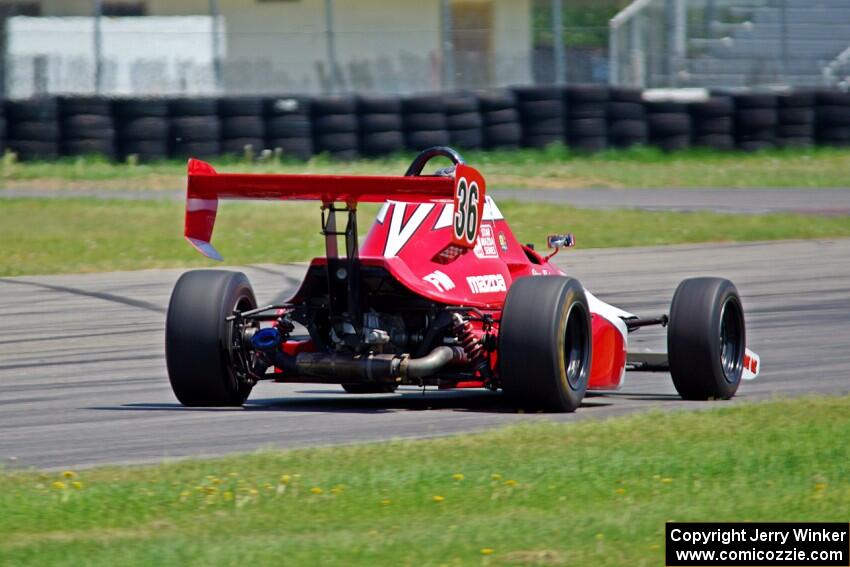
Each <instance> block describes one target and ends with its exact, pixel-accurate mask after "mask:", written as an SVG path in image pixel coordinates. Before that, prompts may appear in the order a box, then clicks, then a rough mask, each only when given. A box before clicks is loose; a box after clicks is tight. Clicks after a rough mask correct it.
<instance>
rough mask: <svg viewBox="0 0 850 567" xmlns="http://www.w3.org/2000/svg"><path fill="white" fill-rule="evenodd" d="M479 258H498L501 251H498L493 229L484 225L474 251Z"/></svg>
mask: <svg viewBox="0 0 850 567" xmlns="http://www.w3.org/2000/svg"><path fill="white" fill-rule="evenodd" d="M472 251H473V252H474V253H475V255H476V256H477V257H479V258H482V259H483V258H498V257H499V251H498V250H497V249H496V239H495V238H494V237H493V227H492V226H490V225H489V224H482V225H481V229H480V232H479V233H478V241H477V242H476V243H475V248H473V250H472Z"/></svg>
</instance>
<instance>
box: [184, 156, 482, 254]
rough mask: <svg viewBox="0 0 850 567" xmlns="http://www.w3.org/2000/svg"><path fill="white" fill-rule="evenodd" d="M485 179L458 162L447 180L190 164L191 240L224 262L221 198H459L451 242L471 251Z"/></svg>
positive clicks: (367, 200)
mask: <svg viewBox="0 0 850 567" xmlns="http://www.w3.org/2000/svg"><path fill="white" fill-rule="evenodd" d="M484 191H485V186H484V178H483V177H482V176H481V174H480V173H478V172H477V171H476V170H475V169H473V168H471V167H469V166H466V165H464V164H463V163H459V164H457V166H456V168H455V174H454V177H448V176H418V175H412V176H342V175H258V174H243V173H217V172H216V170H215V169H214V168H213V167H212V166H211V165H210V164H208V163H205V162H203V161H200V160H196V159H190V160H189V182H188V187H187V191H186V225H185V233H184V234H185V236H186V240H188V241H189V243H190V244H191V245H192V246H194V247H195V249H197V250H198V252H200V253H201V254H203V255H204V256H206V257H208V258H211V259H213V260H219V261H221V260H222V256H221V254H219V253H218V251H217V250H216V249H215V248H214V247H213V246H212V244H210V241H211V240H212V233H213V228H214V227H215V219H216V214H217V212H218V201H219V199H264V200H270V199H280V200H306V201H321V202H322V205H323V206H326V207H327V206H330V205H331V204H332V203H345V204H346V205H347V206H348V207H350V208H352V209H353V208H356V207H355V206H356V204H357V203H383V202H384V201H387V200H393V201H408V202H422V201H429V200H432V199H454V201H455V211H456V212H455V222H454V223H453V231H452V232H453V234H452V241H451V243H447V244H452V245H455V246H460V247H462V248H472V247H473V246H474V245H475V240H476V238H477V237H478V229H479V228H480V224H481V217H482V214H483V209H484Z"/></svg>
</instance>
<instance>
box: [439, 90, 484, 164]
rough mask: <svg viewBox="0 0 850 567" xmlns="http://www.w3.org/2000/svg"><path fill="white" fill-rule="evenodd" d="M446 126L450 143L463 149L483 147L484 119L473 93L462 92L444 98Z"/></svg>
mask: <svg viewBox="0 0 850 567" xmlns="http://www.w3.org/2000/svg"><path fill="white" fill-rule="evenodd" d="M446 127H447V128H448V131H449V144H450V145H452V146H454V147H457V148H461V149H464V150H480V149H481V148H482V147H484V130H483V127H484V120H483V119H482V118H481V112H480V110H479V109H478V99H476V98H475V96H474V95H471V94H469V93H463V94H457V95H454V96H451V97H448V98H447V99H446Z"/></svg>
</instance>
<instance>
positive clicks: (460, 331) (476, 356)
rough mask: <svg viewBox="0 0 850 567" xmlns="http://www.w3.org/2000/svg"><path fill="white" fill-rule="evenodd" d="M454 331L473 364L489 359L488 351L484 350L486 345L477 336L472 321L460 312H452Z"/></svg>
mask: <svg viewBox="0 0 850 567" xmlns="http://www.w3.org/2000/svg"><path fill="white" fill-rule="evenodd" d="M452 322H453V323H454V325H452V331H453V332H454V334H455V336H456V337H457V339H458V340H459V341H460V344H461V346H462V347H463V350H464V352H466V356H468V357H469V361H470V362H472V363H473V364H476V365H478V364H480V363H482V362H485V361H486V359H487V353H486V352H485V351H484V345H482V344H481V341H480V340H479V339H478V337H477V336H475V330H474V329H473V328H472V323H470V322H469V321H468V320H466V319H464V318H463V316H462V315H461V314H460V313H453V314H452Z"/></svg>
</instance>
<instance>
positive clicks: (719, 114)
mask: <svg viewBox="0 0 850 567" xmlns="http://www.w3.org/2000/svg"><path fill="white" fill-rule="evenodd" d="M689 108H690V113H691V132H692V139H691V143H692V144H693V145H694V146H696V147H699V148H708V149H713V150H724V151H725V150H732V149H734V148H735V101H734V100H733V99H732V97H730V96H722V95H716V96H712V97H711V98H709V99H708V100H706V101H702V102H695V103H692V104H690V105H689Z"/></svg>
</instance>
